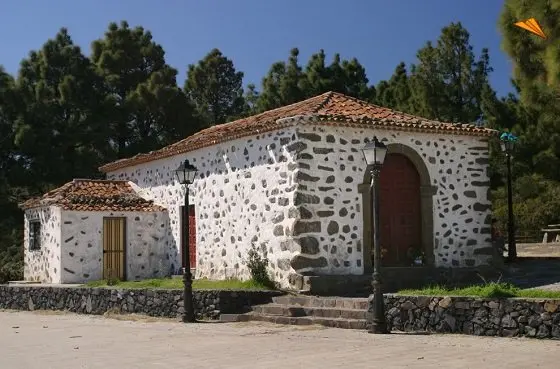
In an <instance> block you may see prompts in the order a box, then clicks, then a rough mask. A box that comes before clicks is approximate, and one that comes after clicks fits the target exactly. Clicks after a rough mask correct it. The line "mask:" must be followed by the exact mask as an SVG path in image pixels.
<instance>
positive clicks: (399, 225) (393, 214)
mask: <svg viewBox="0 0 560 369" xmlns="http://www.w3.org/2000/svg"><path fill="white" fill-rule="evenodd" d="M379 182H380V183H379V185H380V186H379V209H380V210H379V213H380V216H379V226H380V231H381V232H380V233H381V234H380V236H381V248H382V255H383V265H384V266H409V265H411V263H412V258H413V257H414V255H416V254H415V252H417V251H423V250H422V229H421V226H422V217H421V210H420V175H419V174H418V171H417V170H416V167H415V166H414V164H413V163H412V162H411V161H410V160H409V159H408V158H407V157H406V156H405V155H402V154H397V153H388V155H387V157H386V158H385V163H384V164H383V169H382V170H381V175H380V178H379Z"/></svg>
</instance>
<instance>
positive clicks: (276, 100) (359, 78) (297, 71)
mask: <svg viewBox="0 0 560 369" xmlns="http://www.w3.org/2000/svg"><path fill="white" fill-rule="evenodd" d="M298 56H299V50H298V49H297V48H294V49H292V50H291V51H290V57H289V59H288V62H287V63H286V62H284V61H279V62H276V63H274V64H273V65H272V66H271V68H270V70H269V72H268V74H267V75H266V76H265V77H264V78H263V80H262V88H261V92H260V94H259V95H258V100H257V103H256V106H257V111H265V110H270V109H274V108H278V107H280V106H284V105H288V104H292V103H294V102H297V101H301V100H304V99H306V98H309V97H313V96H317V95H320V94H322V93H325V92H328V91H335V92H340V93H343V94H346V95H349V96H353V97H356V98H359V99H363V100H372V99H373V96H374V95H375V88H374V87H373V86H368V79H367V77H366V70H365V68H364V67H363V66H362V65H361V64H360V62H359V61H358V60H357V59H356V58H353V59H351V60H341V58H340V55H339V54H335V55H334V58H333V62H332V63H331V64H330V65H326V54H325V51H324V50H320V51H319V52H318V53H315V54H313V55H311V57H310V59H309V61H308V63H307V65H306V66H305V68H302V67H301V66H300V65H299V61H298ZM252 92H254V89H253V91H251V92H249V93H252Z"/></svg>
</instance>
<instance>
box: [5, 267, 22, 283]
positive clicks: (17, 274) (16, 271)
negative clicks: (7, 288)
mask: <svg viewBox="0 0 560 369" xmlns="http://www.w3.org/2000/svg"><path fill="white" fill-rule="evenodd" d="M22 279H23V263H22V262H13V263H8V264H4V265H2V266H0V284H3V283H8V282H9V281H21V280H22Z"/></svg>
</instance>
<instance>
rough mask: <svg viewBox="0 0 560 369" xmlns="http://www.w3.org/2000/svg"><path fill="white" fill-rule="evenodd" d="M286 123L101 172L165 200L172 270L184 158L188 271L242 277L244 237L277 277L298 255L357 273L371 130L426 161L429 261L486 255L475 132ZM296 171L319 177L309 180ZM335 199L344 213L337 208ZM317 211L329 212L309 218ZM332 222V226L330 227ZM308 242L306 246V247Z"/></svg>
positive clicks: (482, 157) (479, 259) (481, 154)
mask: <svg viewBox="0 0 560 369" xmlns="http://www.w3.org/2000/svg"><path fill="white" fill-rule="evenodd" d="M299 119H300V120H305V118H299ZM295 124H296V125H295V126H294V127H290V128H284V129H283V130H281V131H275V132H270V133H265V134H261V135H257V136H253V137H248V138H243V139H237V140H233V141H229V142H227V143H222V144H218V145H215V146H211V147H206V148H202V149H199V150H196V151H192V152H189V153H186V154H183V155H177V156H174V157H170V158H165V159H161V160H157V161H153V162H148V163H145V164H140V165H136V166H132V167H128V168H124V169H121V170H116V171H113V172H110V173H108V174H107V178H108V179H119V180H130V181H133V182H135V183H136V184H137V185H138V186H139V187H140V188H142V190H141V191H140V194H141V195H142V196H143V197H145V198H147V199H150V200H154V202H155V203H156V204H160V205H162V206H164V207H166V208H167V209H168V211H169V219H170V228H169V230H168V234H167V236H168V238H169V246H170V249H171V250H172V251H170V260H171V264H172V266H173V267H174V269H175V271H176V272H177V271H178V270H179V269H178V267H179V265H180V262H179V260H180V259H179V250H178V247H179V240H180V237H179V236H180V235H179V206H180V205H182V203H183V194H184V189H183V188H181V186H180V185H178V184H177V182H176V180H175V179H174V178H173V173H172V171H173V170H174V169H175V168H177V167H178V165H179V164H180V162H182V161H183V160H185V159H189V160H190V161H191V163H193V164H194V165H196V166H197V167H198V169H199V174H200V175H199V176H198V177H197V179H196V180H195V183H194V184H193V185H192V186H191V189H190V202H191V204H194V205H195V207H196V218H197V268H196V277H197V278H201V277H207V278H212V279H223V278H228V277H236V278H242V279H244V278H248V277H249V271H248V269H247V268H246V266H245V260H246V256H247V251H248V249H249V247H250V246H251V244H255V245H257V246H259V247H261V248H262V249H264V250H266V252H267V257H268V258H269V260H270V261H271V265H270V271H271V273H272V274H273V276H274V278H275V279H276V280H277V281H278V282H280V284H281V285H282V286H288V285H289V282H288V281H289V278H290V275H291V274H293V273H294V272H295V270H294V268H293V266H294V265H298V264H299V266H301V264H302V263H303V264H305V265H314V266H312V267H309V268H303V270H302V268H301V267H298V270H299V271H300V272H306V271H307V272H312V273H321V274H362V273H363V248H362V246H363V245H362V241H361V239H362V237H363V225H362V221H363V220H362V216H363V214H362V213H361V212H362V209H361V202H362V198H361V194H359V193H358V189H357V186H358V185H359V184H360V183H362V181H363V179H364V170H365V163H364V162H363V157H362V153H361V148H362V146H363V143H364V139H365V138H366V137H368V138H371V137H372V136H373V135H374V134H376V135H377V136H378V137H379V138H382V139H386V140H387V141H388V142H389V143H402V144H404V145H408V146H410V147H412V148H413V149H414V150H417V151H418V152H419V153H420V155H421V156H422V157H423V158H424V160H425V162H426V165H427V167H428V170H429V173H430V177H431V181H432V184H433V185H436V186H437V187H438V191H437V194H436V195H435V196H434V243H435V245H436V246H435V254H436V255H435V261H436V265H438V266H474V265H481V264H485V263H487V262H488V261H489V258H490V257H489V256H488V255H476V254H475V250H476V249H481V248H485V247H488V246H489V234H487V231H488V230H489V228H488V226H487V225H486V224H485V222H486V220H487V216H488V215H489V214H490V207H489V201H488V200H487V190H488V186H487V182H488V177H487V173H486V167H487V161H488V160H487V155H488V153H487V151H485V150H484V149H481V147H482V148H484V147H486V143H485V142H484V141H483V140H482V139H481V138H478V137H469V136H459V135H441V134H420V133H406V132H398V131H388V130H379V131H374V130H370V129H367V130H366V129H354V128H336V127H327V126H316V125H311V124H305V125H297V122H295ZM296 131H297V135H296ZM306 133H315V134H318V135H319V140H318V141H310V140H308V139H304V138H303V137H302V134H306ZM329 135H332V137H331V136H329ZM473 148H478V149H473ZM306 154H307V155H306ZM320 166H321V167H320ZM324 167H329V168H332V171H328V170H325V169H324ZM302 174H309V175H311V176H314V177H318V178H319V179H318V180H317V181H316V182H309V181H306V180H305V179H304V177H302ZM332 177H334V178H332ZM327 179H328V180H327ZM474 182H478V185H476V186H475V185H474ZM319 187H326V188H327V189H319ZM329 187H333V188H329ZM467 193H468V195H466V194H467ZM306 196H318V197H319V201H318V202H317V203H316V204H309V206H308V210H309V211H311V218H308V217H309V215H308V214H303V215H302V214H301V211H300V210H299V209H298V208H297V206H299V205H302V204H301V201H300V200H301V199H302V198H305V197H306ZM326 197H330V198H332V199H333V201H332V203H325V198H326ZM457 205H460V207H459V208H457V207H456V206H457ZM303 206H304V207H306V208H307V206H306V205H305V204H304V205H303ZM343 208H345V209H346V210H347V213H346V214H345V213H344V212H342V213H341V210H342V209H343ZM319 211H332V212H333V213H334V214H333V215H332V216H331V217H317V214H318V212H319ZM333 221H334V222H336V224H337V230H336V232H334V233H333V234H329V232H328V229H329V223H331V222H333ZM308 222H315V223H317V222H319V223H320V225H319V227H320V230H319V231H313V229H316V228H313V227H315V226H316V224H314V225H312V226H313V227H311V228H309V229H303V231H304V232H303V233H305V234H307V235H311V236H313V237H317V238H318V240H319V245H318V250H317V245H315V244H313V242H311V243H308V244H307V245H304V246H302V245H301V242H300V240H299V238H301V236H302V234H298V235H296V236H297V237H294V236H293V233H294V232H296V233H301V231H302V229H301V227H302V226H303V227H307V226H308V224H306V223H308ZM310 229H311V232H309V230H310ZM331 229H333V228H332V227H331ZM296 239H297V241H298V242H296ZM472 242H474V243H475V244H471V243H472ZM333 246H336V247H333ZM302 248H303V251H304V252H303V253H302ZM310 249H311V250H312V255H311V254H306V252H308V251H309V250H310Z"/></svg>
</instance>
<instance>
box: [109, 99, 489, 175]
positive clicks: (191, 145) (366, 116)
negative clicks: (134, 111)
mask: <svg viewBox="0 0 560 369" xmlns="http://www.w3.org/2000/svg"><path fill="white" fill-rule="evenodd" d="M296 116H307V117H309V118H310V119H311V120H312V121H314V122H315V123H316V124H330V123H334V125H338V126H350V127H361V126H375V127H377V128H380V129H397V130H404V131H412V132H431V133H444V134H445V133H446V134H462V135H476V136H493V135H495V134H496V131H494V130H491V129H487V128H483V127H478V126H475V125H472V124H454V123H442V122H437V121H431V120H428V119H424V118H420V117H416V116H413V115H410V114H405V113H401V112H398V111H395V110H392V109H388V108H384V107H381V106H377V105H373V104H369V103H367V102H365V101H362V100H359V99H356V98H353V97H349V96H346V95H343V94H340V93H337V92H327V93H324V94H322V95H319V96H315V97H312V98H310V99H307V100H304V101H300V102H297V103H295V104H291V105H287V106H284V107H281V108H278V109H274V110H270V111H266V112H264V113H261V114H257V115H253V116H251V117H247V118H243V119H238V120H236V121H233V122H230V123H225V124H220V125H216V126H213V127H210V128H207V129H204V130H202V131H200V132H197V133H195V134H194V135H192V136H189V137H187V138H185V139H184V140H181V141H179V142H177V143H174V144H172V145H169V146H166V147H164V148H162V149H160V150H157V151H152V152H149V153H144V154H138V155H135V156H133V157H131V158H127V159H121V160H117V161H115V162H112V163H108V164H105V165H103V166H101V167H100V168H99V170H101V171H102V172H110V171H113V170H116V169H120V168H125V167H128V166H132V165H137V164H140V163H145V162H149V161H153V160H157V159H163V158H166V157H169V156H173V155H177V154H182V153H185V152H188V151H193V150H197V149H200V148H202V147H206V146H212V145H215V144H217V143H219V142H224V141H229V140H234V139H237V138H241V137H245V136H250V135H256V134H259V133H263V132H267V131H272V130H276V129H279V128H282V127H283V126H288V125H290V124H293V123H291V122H281V121H279V120H280V119H283V118H292V117H296Z"/></svg>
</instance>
